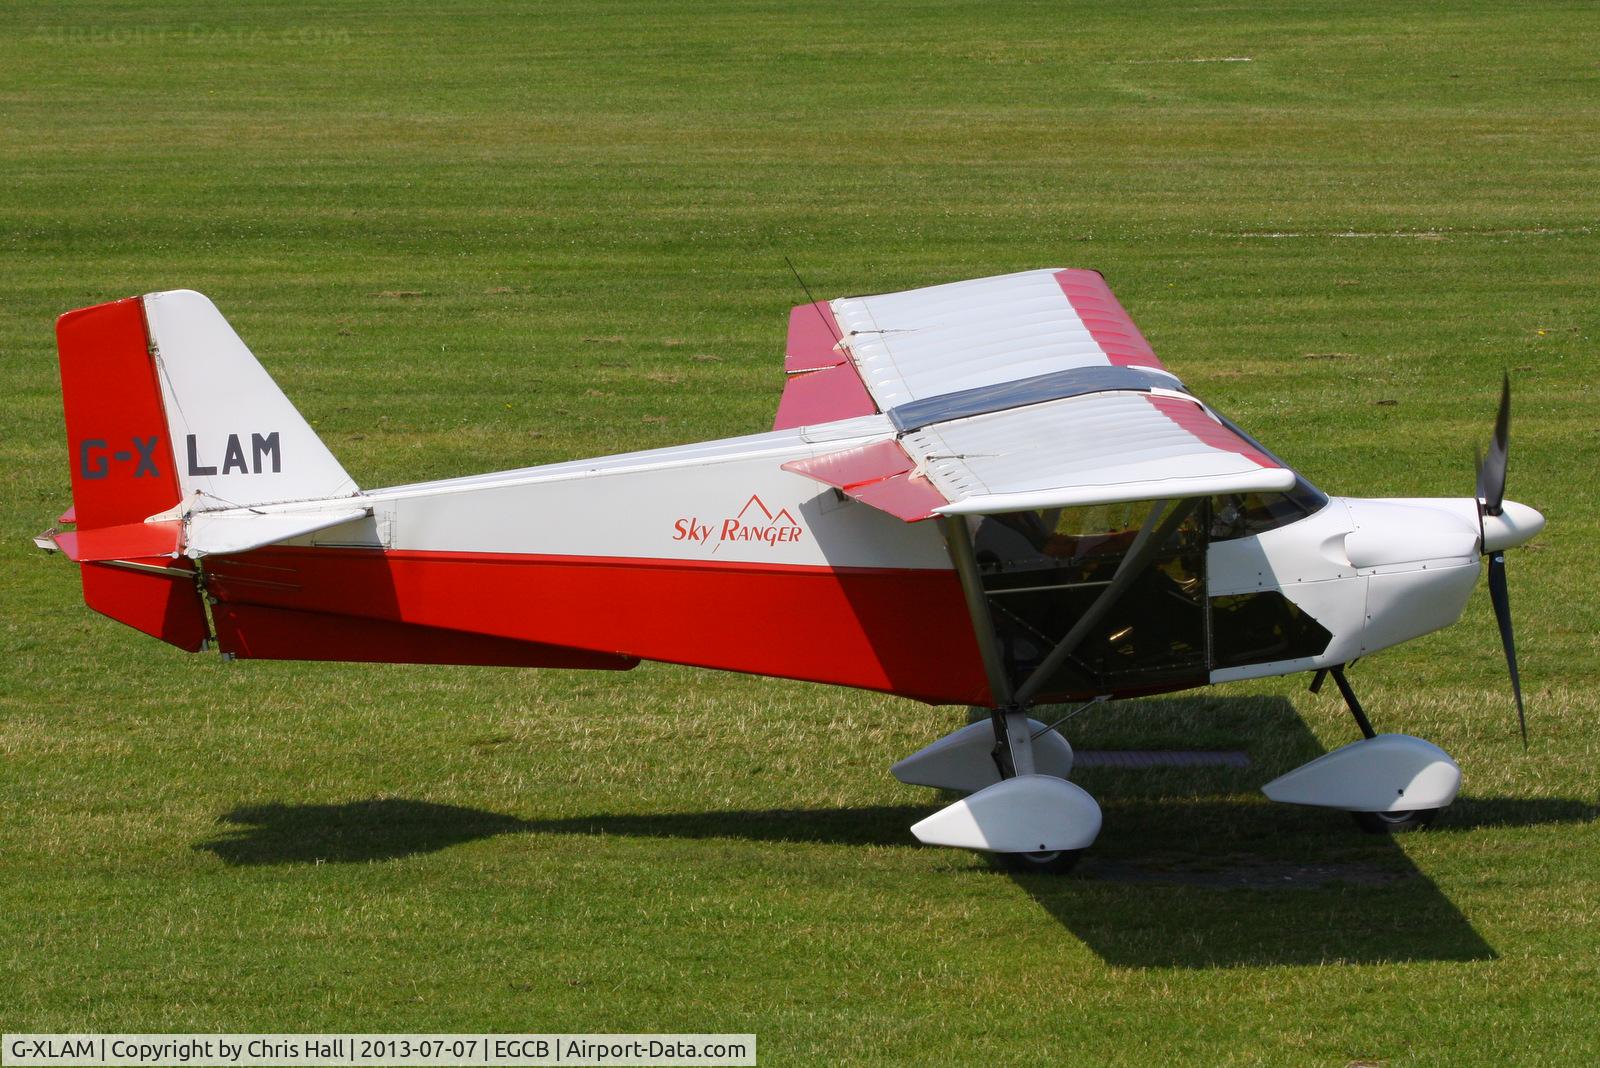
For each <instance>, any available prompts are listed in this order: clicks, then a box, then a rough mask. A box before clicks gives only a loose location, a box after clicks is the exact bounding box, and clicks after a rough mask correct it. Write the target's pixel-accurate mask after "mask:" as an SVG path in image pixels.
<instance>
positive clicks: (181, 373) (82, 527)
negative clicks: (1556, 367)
mask: <svg viewBox="0 0 1600 1068" xmlns="http://www.w3.org/2000/svg"><path fill="white" fill-rule="evenodd" d="M57 335H58V341H59V345H60V355H61V375H62V389H63V394H64V398H65V408H66V422H67V440H68V448H69V452H70V459H71V471H72V494H73V507H72V508H71V509H69V510H68V512H67V513H66V514H65V515H63V516H62V517H61V524H62V525H67V524H75V529H73V530H71V531H66V532H63V531H59V530H56V529H52V530H51V531H49V532H47V533H46V534H45V535H42V536H41V537H40V538H39V539H38V542H39V544H40V545H41V546H43V547H45V548H48V549H57V548H59V549H60V550H61V551H63V552H64V553H66V555H67V556H69V557H71V558H72V559H73V560H75V561H77V562H78V563H79V564H80V565H81V572H82V578H83V591H84V599H85V601H86V602H87V603H88V604H89V606H90V607H91V608H93V609H95V610H96V611H99V612H102V613H104V614H105V615H108V616H111V617H112V618H114V619H118V620H121V621H122V622H124V623H127V624H129V625H130V626H133V627H136V628H138V629H139V630H142V631H144V632H146V633H147V634H151V635H154V636H156V637H158V638H161V639H162V640H163V641H166V642H169V643H171V644H173V645H176V646H179V647H180V648H183V649H188V650H200V649H202V648H205V647H207V646H208V645H210V644H215V645H216V647H217V648H219V649H221V650H222V652H223V653H224V655H228V656H234V657H256V658H265V659H292V660H353V661H391V662H402V663H444V664H490V665H510V666H521V667H561V668H595V669H606V670H625V669H627V668H631V667H633V666H634V665H635V664H637V663H638V662H639V661H640V660H661V661H669V662H673V663H680V664H694V665H699V666H702V667H709V668H721V669H725V670H729V671H742V672H748V673H752V674H759V675H774V676H781V677H784V678H791V679H809V680H813V681H817V682H829V683H837V684H840V685H845V686H856V687H861V688H863V689H869V690H878V691H883V692H887V693H893V694H899V695H902V696H905V697H910V698H915V699H917V700H920V701H925V702H928V703H932V704H951V703H959V704H969V705H979V706H983V707H984V708H988V709H992V710H993V714H992V716H991V717H990V718H989V720H988V721H985V722H978V723H974V724H972V725H970V726H968V727H966V728H964V729H962V730H959V731H957V732H955V733H954V734H952V735H949V736H947V737H945V738H942V739H940V740H938V741H936V742H934V743H933V744H932V745H930V746H928V747H927V748H925V749H923V750H922V751H920V752H918V753H916V754H914V755H912V756H910V757H907V758H906V759H905V760H902V761H901V762H899V763H898V764H896V765H895V766H894V769H893V771H894V774H895V775H896V776H897V777H899V778H900V779H901V780H902V781H904V782H907V783H916V784H924V785H929V786H935V787H941V788H946V789H951V790H955V791H959V792H961V793H964V794H965V795H966V796H964V797H963V798H962V799H960V800H958V801H956V802H954V803H952V804H950V805H949V806H947V807H945V808H943V809H941V810H940V811H938V812H936V813H934V814H933V815H931V816H929V817H928V818H927V819H925V820H923V821H921V822H920V823H918V824H917V825H916V826H915V827H913V828H912V830H913V832H914V833H915V834H916V836H917V837H918V838H919V839H920V840H922V841H924V842H928V843H933V844H940V845H950V846H959V847H966V848H973V849H983V850H990V851H993V852H996V853H1001V854H1006V855H1008V856H1011V857H1014V858H1016V860H1017V862H1018V863H1021V864H1024V865H1031V866H1035V867H1038V868H1059V867H1064V866H1066V865H1067V864H1069V863H1070V862H1071V860H1072V859H1073V858H1075V857H1076V855H1077V853H1078V852H1079V851H1081V850H1082V849H1084V848H1085V847H1087V846H1088V845H1089V844H1090V842H1092V841H1093V839H1094V838H1095V836H1096V834H1097V833H1098V832H1099V828H1100V810H1099V807H1098V806H1097V805H1096V804H1095V802H1094V800H1093V799H1092V798H1091V797H1090V796H1089V795H1088V794H1087V793H1085V792H1084V791H1083V790H1082V789H1081V788H1079V787H1078V786H1076V785H1074V784H1073V783H1072V782H1070V781H1069V776H1070V773H1071V767H1072V750H1071V747H1070V746H1069V745H1068V744H1067V742H1066V741H1065V739H1063V738H1062V737H1061V735H1060V734H1059V733H1057V732H1056V731H1054V730H1052V729H1049V728H1047V727H1046V726H1045V725H1044V724H1042V723H1040V722H1038V721H1036V720H1033V719H1031V718H1030V717H1029V710H1030V709H1031V708H1033V707H1034V706H1036V705H1039V704H1045V703H1053V702H1065V701H1091V700H1098V699H1103V698H1107V697H1120V696H1126V695H1135V694H1149V693H1159V692H1163V691H1171V690H1181V689H1185V688H1188V687H1193V686H1201V685H1205V684H1207V683H1219V682H1229V681H1232V680H1235V679H1248V678H1255V677H1258V676H1264V675H1282V674H1287V673H1290V672H1299V671H1313V672H1317V673H1318V678H1317V682H1319V683H1320V681H1321V678H1322V674H1323V673H1331V674H1332V675H1333V677H1334V679H1335V681H1336V682H1337V683H1338V685H1339V687H1340V690H1341V692H1342V693H1343V694H1344V696H1345V698H1346V700H1347V702H1348V703H1349V706H1350V709H1351V711H1352V713H1353V714H1354V715H1355V718H1356V721H1357V723H1358V724H1359V726H1360V727H1361V730H1362V733H1363V734H1364V735H1365V737H1364V738H1363V739H1362V740H1361V741H1357V742H1355V743H1353V744H1351V745H1348V746H1346V747H1344V748H1342V749H1338V750H1335V751H1334V752H1332V753H1329V754H1327V755H1325V756H1323V757H1321V758H1319V759H1317V760H1315V761H1313V762H1311V763H1310V764H1308V765H1306V766H1305V767H1302V768H1299V769H1297V770H1295V771H1292V772H1290V773H1289V774H1287V775H1284V776H1282V777H1281V778H1279V779H1277V780H1275V781H1274V782H1272V783H1269V784H1268V785H1267V786H1266V787H1265V788H1264V789H1265V791H1266V793H1267V795H1268V796H1269V797H1271V798H1273V799H1275V800H1280V801H1286V802H1292V803H1298V804H1309V805H1321V806H1327V807H1331V808H1343V809H1347V810H1350V811H1352V812H1355V813H1357V814H1358V816H1359V818H1360V819H1361V820H1362V821H1363V822H1364V823H1365V824H1366V825H1368V826H1369V827H1374V828H1382V829H1399V828H1402V827H1405V826H1409V825H1412V824H1415V823H1418V822H1422V821H1425V820H1426V819H1428V818H1430V817H1431V816H1432V814H1433V813H1434V812H1436V811H1437V810H1439V809H1441V808H1443V807H1444V806H1446V805H1448V804H1449V803H1450V802H1451V801H1452V800H1453V799H1454V797H1455V793H1456V790H1457V787H1458V785H1459V782H1460V771H1459V769H1458V768H1457V766H1456V764H1455V763H1454V762H1453V761H1452V760H1451V759H1450V757H1449V756H1448V755H1446V754H1445V753H1444V752H1443V751H1442V750H1440V749H1438V748H1437V747H1435V746H1433V745H1430V744H1429V743H1427V742H1425V741H1422V740H1420V739H1417V738H1411V737H1407V736H1405V735H1396V734H1381V735H1375V734H1374V733H1373V731H1372V728H1371V727H1370V725H1369V724H1368V722H1367V719H1366V717H1365V715H1364V714H1363V713H1362V711H1361V708H1360V705H1359V704H1358V703H1357V702H1356V700H1355V697H1354V695H1353V693H1352V692H1351V691H1350V689H1349V686H1348V683H1347V681H1346V679H1345V677H1344V673H1343V670H1342V668H1343V666H1344V665H1345V664H1348V663H1349V662H1350V661H1353V660H1355V659H1356V658H1357V657H1360V656H1364V655H1367V654H1369V653H1372V652H1375V651H1376V650H1379V649H1383V648H1385V647H1387V646H1391V645H1394V644H1396V643H1398V642H1402V641H1405V640H1407V639H1410V638H1414V637H1417V636H1418V635H1421V634H1426V633H1428V632H1429V631H1432V630H1435V629H1437V628H1439V627H1443V626H1446V625H1448V624H1450V623H1452V622H1454V621H1455V620H1456V619H1457V618H1458V617H1459V616H1460V614H1461V612H1462V610H1463V608H1464V606H1465V604H1466V602H1467V598H1468V595H1469V594H1470V593H1471V591H1472V589H1473V586H1474V585H1475V583H1476V581H1477V577H1478V570H1479V557H1480V555H1483V554H1487V555H1488V556H1489V558H1490V567H1489V574H1490V583H1491V591H1492V593H1493V594H1494V603H1495V608H1496V612H1497V615H1498V616H1499V618H1500V623H1501V629H1502V636H1503V637H1504V639H1505V646H1506V653H1507V656H1508V659H1509V660H1510V662H1511V668H1512V675H1513V682H1515V677H1516V664H1515V657H1514V652H1513V648H1512V644H1511V631H1510V618H1509V609H1508V607H1507V605H1506V595H1505V577H1504V576H1505V572H1504V558H1503V556H1502V555H1501V554H1502V552H1503V550H1504V549H1506V548H1508V547H1510V546H1513V545H1517V544H1519V543H1521V542H1524V541H1526V540H1527V539H1529V538H1530V537H1532V536H1534V535H1535V534H1537V533H1538V531H1539V530H1540V529H1541V528H1542V526H1543V525H1544V519H1543V517H1542V516H1541V515H1540V514H1539V513H1538V512H1536V511H1534V510H1533V509H1531V508H1528V507H1526V506H1523V505H1520V504H1516V503H1514V502H1510V501H1505V500H1504V499H1503V490H1504V483H1505V459H1506V423H1507V420H1508V410H1507V401H1508V395H1503V396H1502V405H1501V411H1500V420H1499V423H1498V425H1497V428H1496V437H1495V445H1494V448H1493V449H1492V451H1491V453H1490V455H1489V458H1488V460H1487V461H1486V462H1485V463H1483V464H1481V465H1480V471H1479V484H1478V491H1477V495H1476V497H1461V498H1442V499H1426V500H1422V499H1416V500H1412V499H1408V500H1370V499H1360V498H1341V497H1333V498H1330V497H1328V496H1326V495H1325V494H1323V493H1322V492H1320V491H1319V490H1317V489H1316V488H1315V487H1313V486H1311V485H1310V484H1309V483H1307V482H1306V481H1305V480H1304V479H1303V478H1300V477H1298V476H1297V475H1296V474H1295V472H1294V471H1293V470H1292V469H1291V468H1290V467H1289V466H1288V465H1287V464H1285V463H1284V462H1283V461H1282V460H1280V459H1279V458H1278V457H1276V456H1274V455H1273V454H1272V453H1271V452H1269V451H1268V450H1267V449H1266V448H1265V447H1263V446H1262V445H1260V444H1259V443H1257V442H1256V441H1255V440H1253V439H1252V438H1251V437H1250V436H1249V435H1247V434H1245V433H1244V432H1243V431H1241V430H1240V429H1239V428H1238V427H1236V426H1234V425H1233V424H1232V423H1231V422H1229V421H1228V420H1227V419H1226V418H1224V417H1222V416H1220V415H1218V414H1217V413H1216V412H1215V411H1213V410H1211V409H1210V408H1208V407H1207V406H1206V405H1205V404H1203V403H1202V402H1201V401H1199V400H1198V399H1196V398H1195V397H1194V396H1192V395H1191V394H1190V393H1189V392H1188V391H1187V390H1185V389H1184V387H1183V384H1182V383H1181V382H1180V381H1179V380H1178V378H1177V377H1176V376H1174V375H1173V374H1172V373H1171V372H1170V371H1168V370H1167V369H1166V368H1165V367H1163V366H1162V364H1161V362H1160V361H1159V360H1157V359H1156V356H1155V354H1154V353H1153V352H1152V351H1151V349H1150V346H1149V344H1148V343H1146V341H1145V339H1144V338H1143V337H1142V336H1141V335H1140V333H1139V331H1138V330H1137V328H1135V327H1134V325H1133V323H1132V321H1131V320H1130V319H1129V318H1128V315H1127V313H1126V312H1124V311H1123V309H1122V307H1121V305H1119V304H1118V303H1117V301H1116V299H1115V298H1114V297H1113V296H1112V294H1111V292H1110V290H1109V289H1108V288H1107V287H1106V284H1105V282H1104V281H1103V280H1102V279H1101V277H1100V275H1099V274H1097V273H1095V272H1093V271H1085V270H1038V271H1028V272H1024V273H1021V274H1011V275H1004V276H1000V277H995V278H982V279H977V280H974V281H966V282H956V283H953V284H949V285H939V286H933V287H930V288H926V289H918V290H912V291H909V292H904V293H891V294H885V295H881V296H868V297H847V298H841V299H838V300H834V301H829V302H817V303H816V304H809V305H802V306H801V307H799V308H796V309H794V311H793V313H792V314H791V317H790V325H789V343H788V355H787V359H786V362H785V369H786V371H787V372H788V382H787V386H786V387H785V390H784V393H783V398H782V401H781V402H780V404H779V407H778V417H777V422H776V425H775V427H774V429H773V430H772V431H770V432H768V433H764V434H754V435H750V436H748V437H738V438H729V439H725V440H721V441H709V442H703V443H700V444H695V445H684V446H679V447H675V448H669V449H657V450H652V451H648V452H636V453H627V454H624V455H620V456H608V457H603V458H599V459H593V460H579V461H575V462H571V463H561V464H553V465H549V466H543V467H529V468H522V469H519V470H514V471H501V472H497V473H494V474H486V475H474V476H470V477H466V478H454V479H447V480H444V481H439V482H424V483H417V484H413V485H404V486H394V487H391V488H388V489H376V490H363V489H360V488H359V487H358V486H357V484H356V482H355V480H353V479H352V478H351V477H350V476H349V475H348V474H347V473H346V472H345V470H344V468H343V467H341V466H340V464H339V461H338V460H336V459H335V458H334V457H333V455H332V453H330V452H329V451H328V449H327V448H326V446H324V445H323V443H322V441H321V440H320V439H319V438H318V437H317V435H316V434H315V432H313V431H312V429H311V428H310V427H309V426H308V425H307V424H306V422H305V420H304V419H303V418H302V417H301V416H300V414H299V413H298V412H297V411H296V410H295V409H294V407H293V406H292V405H291V404H290V403H289V401H288V400H287V399H286V398H285V397H284V395H283V393H282V392H281V391H280V390H279V389H278V387H277V386H276V385H275V384H274V383H273V381H272V379H271V378H270V377H268V375H267V374H266V372H265V371H264V370H263V369H262V368H261V366H260V364H258V363H257V362H256V360H255V358H254V357H253V356H252V355H251V354H250V351H249V349H247V348H246V347H245V345H244V343H243V342H242V341H241V340H240V339H239V337H238V335H237V334H235V333H234V331H233V330H232V328H230V327H229V325H228V323H227V322H226V321H225V320H224V319H223V317H222V316H221V314H219V313H218V311H217V309H216V308H215V307H214V306H213V305H212V303H211V302H210V301H209V300H207V299H206V298H205V297H203V296H201V295H200V294H198V293H194V292H187V291H177V292H168V293H154V294H150V295H149V296H145V297H137V298H129V299H127V300H120V301H116V302H114V303H110V304H102V305H98V306H96V307H92V308H84V309H82V310H79V311H74V312H70V313H68V314H67V315H64V316H62V317H61V319H60V321H59V323H58V325H57ZM1517 706H1518V712H1519V716H1520V714H1521V696H1520V691H1519V693H1518V696H1517Z"/></svg>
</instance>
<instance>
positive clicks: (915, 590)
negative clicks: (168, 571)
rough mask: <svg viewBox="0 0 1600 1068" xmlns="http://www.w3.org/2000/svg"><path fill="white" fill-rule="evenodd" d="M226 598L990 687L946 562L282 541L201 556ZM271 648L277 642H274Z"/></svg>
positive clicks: (928, 693)
mask: <svg viewBox="0 0 1600 1068" xmlns="http://www.w3.org/2000/svg"><path fill="white" fill-rule="evenodd" d="M206 570H207V574H208V584H207V588H208V589H209V590H210V591H211V593H212V594H213V595H214V596H216V597H217V598H218V599H219V601H221V602H223V603H224V604H227V603H234V604H241V605H261V606H265V607H272V608H284V609H293V610H296V611H302V612H316V613H323V614H327V615H345V616H355V617H360V618H366V619H377V620H385V621H390V622H395V623H404V624H415V625H419V626H426V627H434V628H439V629H442V630H451V631H460V632H464V633H468V634H481V635H488V636H493V637H497V638H507V639H512V640H515V641H523V642H536V643H539V644H541V645H544V646H560V647H565V648H569V649H578V650H587V651H590V652H596V653H605V654H612V655H616V656H622V657H638V658H640V659H645V660H661V661H668V662H672V663H680V664H693V665H697V666H701V667H711V668H720V669H724V670H729V671H740V672H747V673H750V674H757V675H773V676H778V677H782V678H794V679H807V680H812V681H816V682H831V683H838V684H841V685H845V686H856V687H860V688H862V689H869V690H880V691H885V692H888V693H896V694H901V695H903V696H907V697H914V698H918V699H920V700H924V701H929V702H932V703H938V704H944V703H955V704H963V703H968V704H982V703H984V702H986V701H987V700H988V686H987V683H986V682H985V680H984V675H983V669H982V664H981V661H980V659H979V656H978V650H977V643H976V641H975V639H974V637H973V633H972V624H971V622H970V619H969V617H968V615H967V612H966V608H965V604H964V602H963V600H962V597H961V590H960V586H959V584H958V582H957V580H956V577H955V573H954V572H953V571H950V570H947V569H926V570H907V569H890V568H830V567H816V566H811V567H807V566H795V565H785V564H751V563H733V564H729V563H710V562H705V561H694V560H663V559H648V560H646V559H631V558H617V557H573V556H534V555H527V556H524V555H516V554H503V553H453V552H428V551H414V550H399V551H385V550H379V549H335V548H320V547H319V548H301V547H287V546H278V547H273V548H268V549H260V550H257V551H255V552H251V553H246V554H243V555H241V556H237V557H226V558H214V559H212V560H210V561H208V562H207V568H206ZM275 648H276V650H277V652H276V655H279V656H286V655H289V653H290V652H292V650H285V649H284V648H283V647H282V643H281V642H279V643H277V644H276V645H275Z"/></svg>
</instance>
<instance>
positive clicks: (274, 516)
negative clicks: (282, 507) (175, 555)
mask: <svg viewBox="0 0 1600 1068" xmlns="http://www.w3.org/2000/svg"><path fill="white" fill-rule="evenodd" d="M369 514H371V509H368V508H340V509H337V510H335V511H327V510H323V511H316V512H247V511H231V512H197V513H195V514H194V515H193V516H191V517H190V518H189V534H188V538H187V539H186V541H185V545H184V549H183V554H184V555H185V556H189V557H193V558H194V559H196V560H198V559H200V558H201V557H202V556H220V555H223V554H225V553H243V552H249V551H250V550H251V549H259V548H261V547H262V546H263V545H273V544H276V543H277V542H280V541H288V540H290V539H291V538H299V537H303V536H304V535H306V534H314V533H316V532H317V531H319V530H326V529H328V528H329V527H336V526H339V525H340V524H341V523H349V522H352V521H354V520H357V519H360V518H362V517H363V516H366V515H369Z"/></svg>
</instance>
